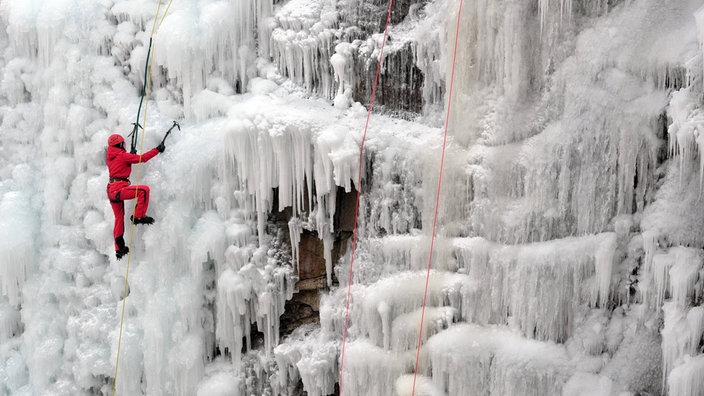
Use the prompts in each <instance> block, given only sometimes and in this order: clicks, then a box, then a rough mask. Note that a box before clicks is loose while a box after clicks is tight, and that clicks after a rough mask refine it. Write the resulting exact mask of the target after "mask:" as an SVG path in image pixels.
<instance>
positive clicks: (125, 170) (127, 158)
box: [107, 146, 159, 199]
mask: <svg viewBox="0 0 704 396" xmlns="http://www.w3.org/2000/svg"><path fill="white" fill-rule="evenodd" d="M157 154H159V151H158V150H157V149H156V148H153V149H151V150H149V151H147V152H146V153H144V154H142V155H139V154H132V153H128V152H127V151H125V150H124V149H121V148H119V147H114V146H110V147H108V152H107V163H108V172H109V173H110V179H113V178H120V179H125V180H124V181H115V182H111V183H109V184H108V197H109V198H110V199H115V194H117V192H118V191H120V189H122V188H123V187H125V186H128V185H129V184H130V182H129V181H127V178H129V177H130V173H132V164H138V163H140V162H147V161H149V160H150V159H152V158H154V157H156V155H157Z"/></svg>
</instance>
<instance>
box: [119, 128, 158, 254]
mask: <svg viewBox="0 0 704 396" xmlns="http://www.w3.org/2000/svg"><path fill="white" fill-rule="evenodd" d="M164 150H165V146H164V142H161V143H160V144H159V145H158V146H156V147H155V148H153V149H151V150H149V151H147V152H146V153H144V154H142V155H139V154H133V153H128V152H127V151H126V150H125V139H124V138H123V137H122V136H121V135H118V134H113V135H110V137H109V138H108V150H107V163H108V172H109V173H110V181H109V182H108V186H107V193H108V199H109V200H110V205H111V206H112V211H113V212H114V213H115V227H114V228H113V235H114V237H115V255H116V256H117V259H118V260H119V259H121V258H122V257H123V256H124V255H126V254H127V253H128V252H129V251H130V249H129V248H128V247H127V246H125V239H124V237H123V234H124V232H125V201H126V200H129V199H134V198H137V206H136V207H135V209H134V215H133V216H130V220H132V223H134V224H152V223H154V219H153V218H151V217H149V216H147V207H148V206H149V186H146V185H142V184H130V179H129V177H130V173H131V172H132V164H138V163H140V162H147V161H149V160H150V159H152V158H154V157H155V156H156V155H157V154H159V153H163V152H164Z"/></svg>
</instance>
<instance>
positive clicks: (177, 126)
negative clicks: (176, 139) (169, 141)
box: [160, 121, 181, 144]
mask: <svg viewBox="0 0 704 396" xmlns="http://www.w3.org/2000/svg"><path fill="white" fill-rule="evenodd" d="M174 128H178V130H179V131H180V130H181V125H179V124H178V122H176V121H174V124H173V125H171V128H169V130H168V131H166V135H164V138H163V139H161V143H160V144H164V142H165V141H166V138H167V137H168V136H169V134H170V133H171V131H172V130H173V129H174Z"/></svg>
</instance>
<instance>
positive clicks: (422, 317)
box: [411, 0, 462, 396]
mask: <svg viewBox="0 0 704 396" xmlns="http://www.w3.org/2000/svg"><path fill="white" fill-rule="evenodd" d="M461 18H462V0H460V4H459V9H458V11H457V28H456V30H455V48H454V50H453V53H452V72H451V73H450V89H449V90H448V93H447V113H446V114H445V132H444V135H443V141H442V154H441V156H440V174H439V177H438V189H437V192H436V193H435V213H434V215H433V229H432V231H431V233H430V254H429V257H428V271H427V272H426V274H425V291H424V292H423V308H422V309H421V314H420V325H419V326H418V327H419V331H418V347H417V348H416V365H415V369H414V370H413V389H412V391H411V396H414V395H415V394H416V376H417V375H418V361H419V360H420V347H421V343H422V341H423V322H424V320H425V307H426V303H427V299H428V283H429V281H430V267H431V266H432V264H433V248H434V247H435V231H436V229H437V223H438V206H440V187H441V186H442V173H443V167H444V165H445V148H446V146H447V130H448V128H449V125H450V108H451V106H452V88H453V86H454V82H455V62H456V61H457V42H458V41H459V37H460V20H461Z"/></svg>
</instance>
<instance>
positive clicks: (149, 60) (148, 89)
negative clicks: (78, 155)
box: [112, 0, 173, 396]
mask: <svg viewBox="0 0 704 396" xmlns="http://www.w3.org/2000/svg"><path fill="white" fill-rule="evenodd" d="M172 2H173V0H170V1H169V5H168V6H167V7H166V10H165V11H164V15H163V16H162V17H161V21H160V22H159V25H158V26H157V23H156V22H157V20H158V17H159V10H160V9H161V0H159V4H158V6H157V8H156V14H154V24H153V25H152V32H151V35H150V36H149V52H148V53H147V66H146V67H145V72H144V73H145V74H144V86H145V90H144V92H145V94H144V95H142V99H144V98H145V97H146V98H147V101H146V103H145V104H144V121H143V122H142V123H143V125H147V109H148V108H149V94H150V92H151V84H152V79H151V75H152V58H153V56H154V52H153V51H151V49H152V38H153V37H154V33H155V32H156V31H157V30H158V27H161V24H162V23H163V22H164V18H166V14H167V13H168V12H169V8H171V3H172ZM141 107H142V100H141V99H140V102H139V108H140V109H141ZM137 121H139V110H138V111H137ZM137 128H138V127H137V126H135V133H136V130H137ZM144 135H146V129H145V130H144V133H142V140H141V142H140V145H139V152H140V153H141V152H142V148H143V147H144ZM141 170H142V162H141V161H140V162H139V163H138V164H137V179H136V184H135V186H137V185H139V181H140V174H141ZM136 190H137V187H135V199H134V204H133V206H132V211H133V212H134V210H135V209H136V208H137V191H136ZM130 223H131V225H130V238H129V245H130V246H132V241H133V237H134V222H132V221H131V222H130ZM131 258H132V251H131V250H130V251H129V252H127V267H126V268H125V286H124V288H123V291H122V313H121V314H120V332H119V335H118V337H117V357H116V358H115V376H114V377H113V385H112V395H113V396H115V394H116V392H117V373H118V368H119V366H120V348H121V346H122V328H123V324H124V321H125V305H126V302H127V289H128V287H129V281H128V280H129V275H130V263H131Z"/></svg>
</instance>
